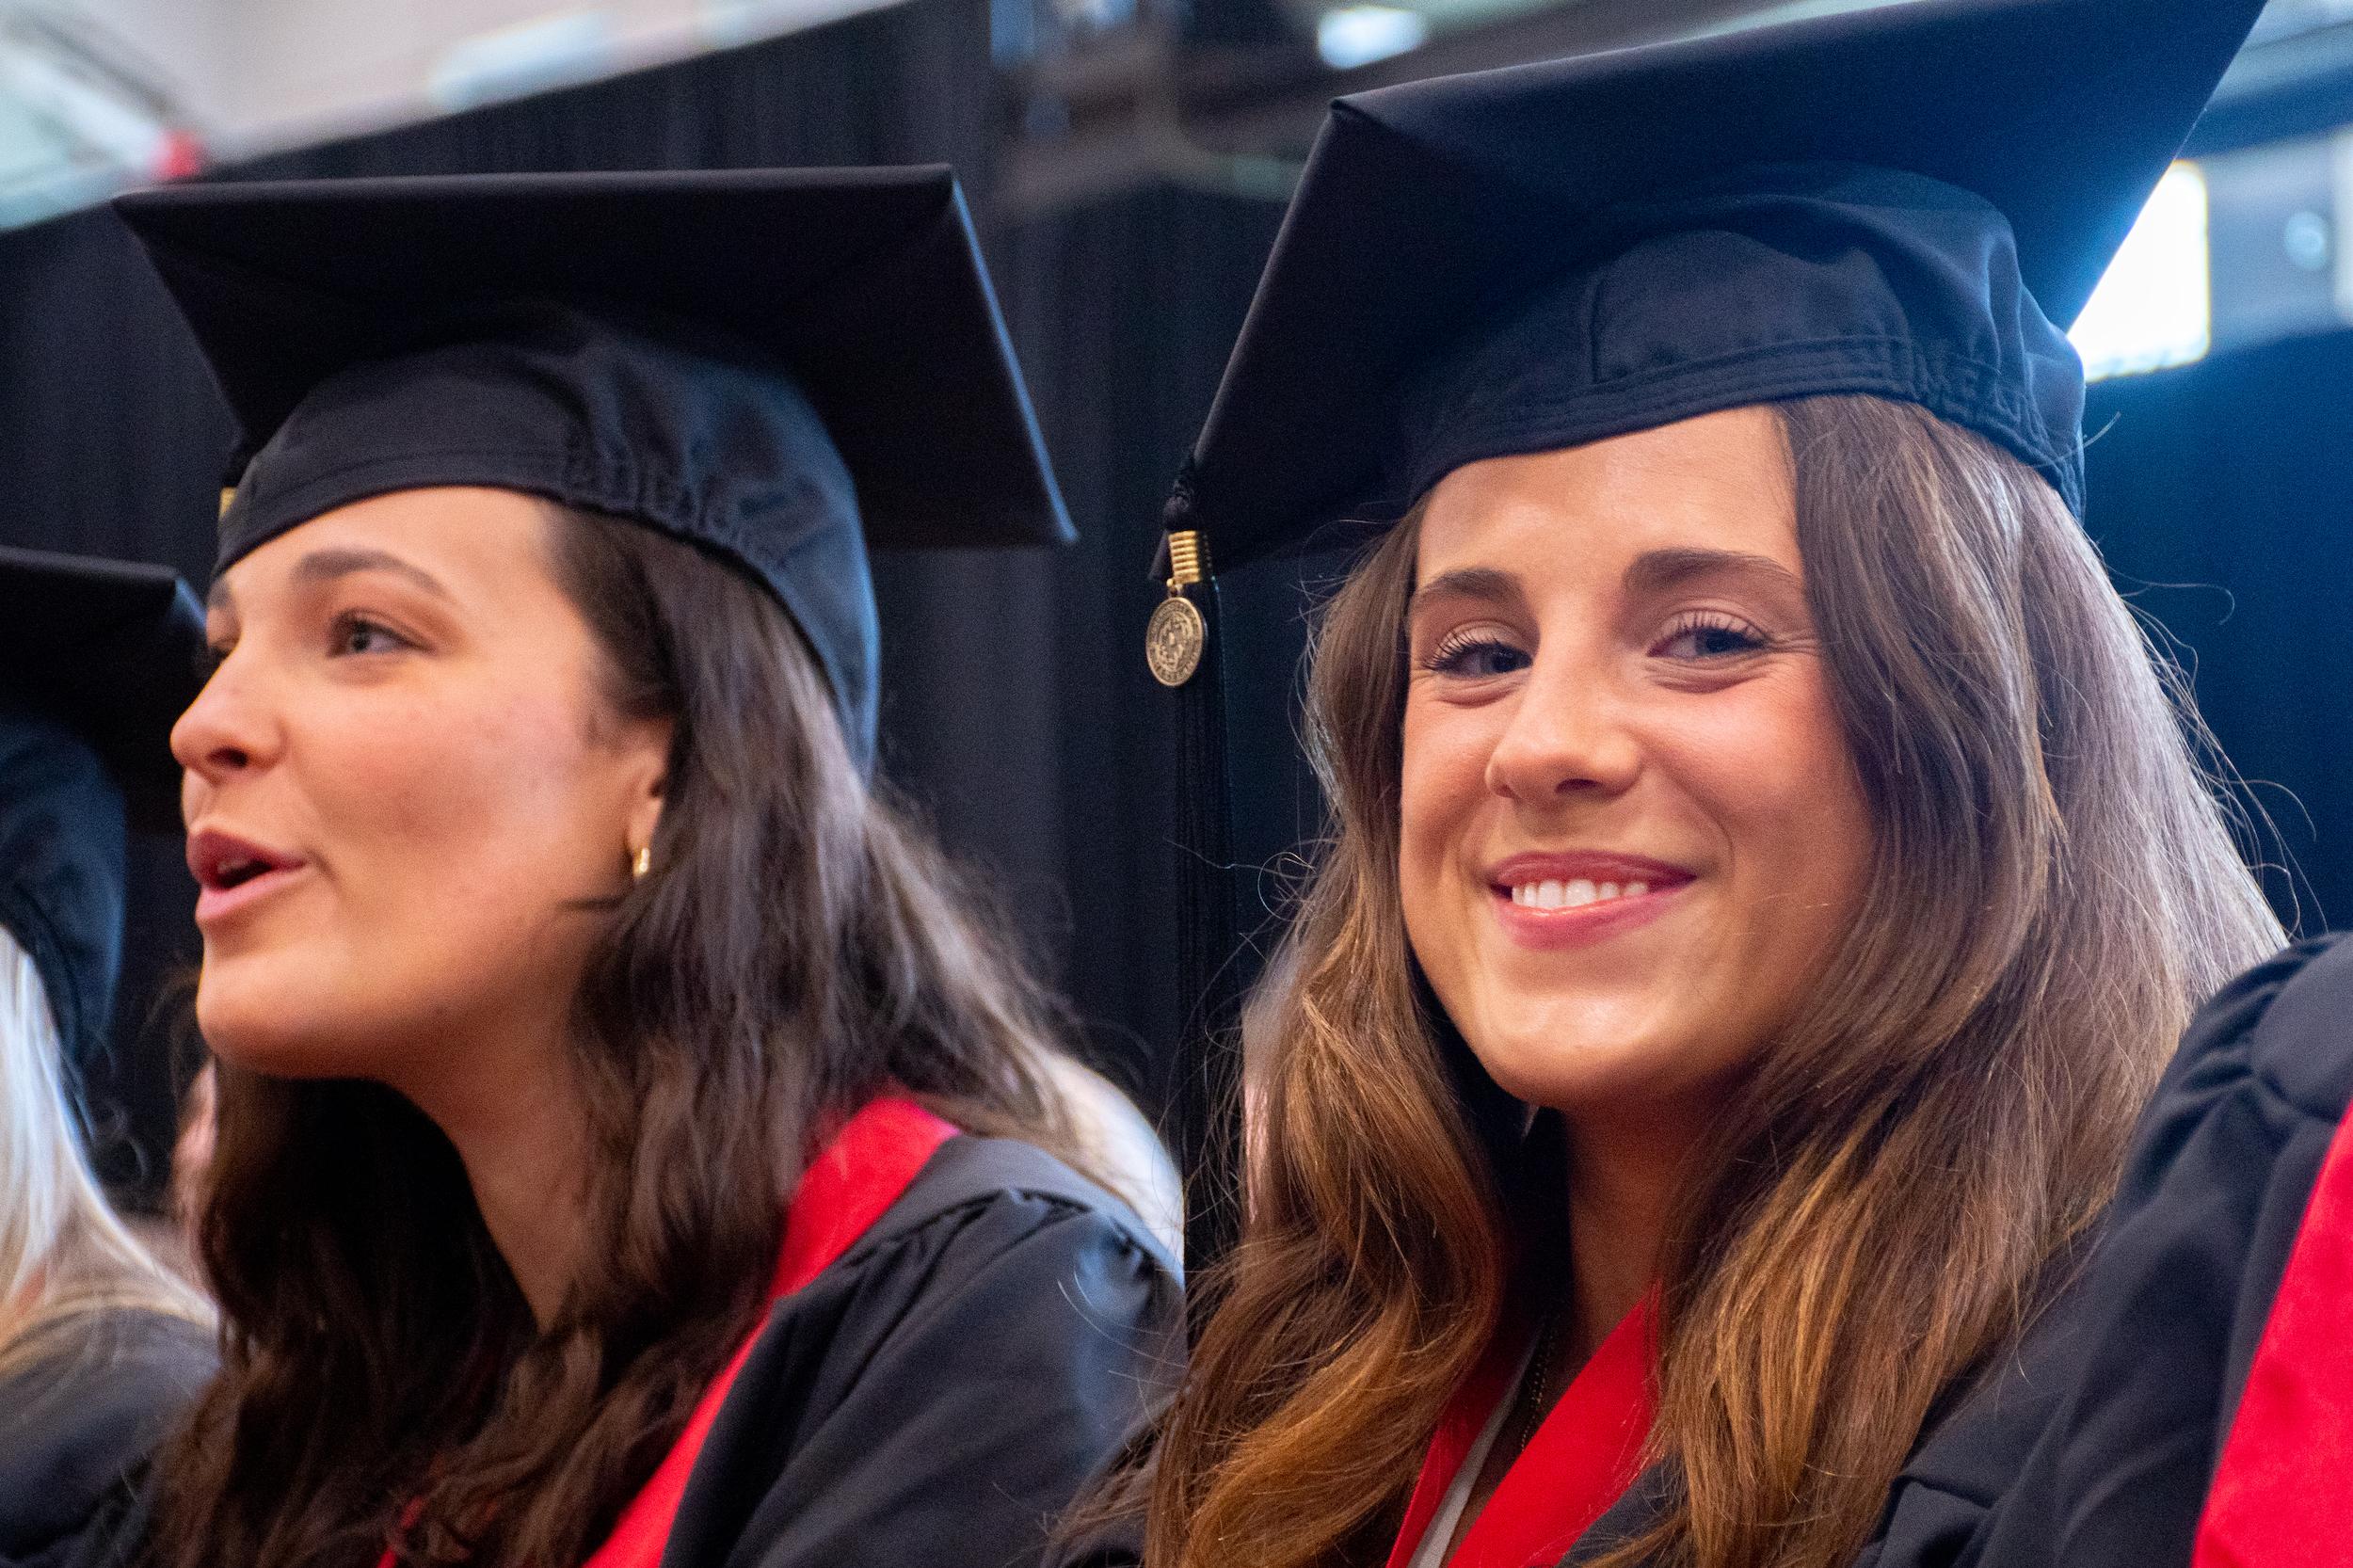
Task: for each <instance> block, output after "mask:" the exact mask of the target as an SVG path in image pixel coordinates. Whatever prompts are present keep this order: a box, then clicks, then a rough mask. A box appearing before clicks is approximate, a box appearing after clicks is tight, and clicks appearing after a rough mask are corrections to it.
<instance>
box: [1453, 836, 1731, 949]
mask: <svg viewBox="0 0 2353 1568" xmlns="http://www.w3.org/2000/svg"><path fill="white" fill-rule="evenodd" d="M1691 880H1692V876H1691V873H1690V872H1687V871H1685V870H1683V869H1682V868H1681V867H1679V866H1671V865H1669V864H1667V863H1666V862H1665V861H1663V860H1651V859H1647V858H1644V857H1642V856H1625V855H1597V854H1586V853H1575V854H1562V855H1515V856H1513V857H1512V858H1510V859H1508V860H1506V861H1504V862H1502V863H1501V864H1500V865H1497V866H1496V867H1495V868H1493V869H1492V870H1491V871H1489V872H1488V873H1487V889H1488V891H1489V892H1490V893H1491V894H1492V895H1493V896H1494V898H1495V900H1496V907H1497V912H1498V914H1499V915H1500V917H1501V918H1502V922H1503V926H1504V929H1505V930H1506V931H1507V932H1508V933H1509V934H1510V935H1511V936H1513V938H1514V939H1515V940H1517V941H1519V942H1520V943H1521V944H1522V945H1524V946H1528V947H1536V948H1562V947H1584V946H1587V945H1590V944H1592V943H1594V942H1599V941H1604V940H1607V939H1608V938H1609V937H1611V936H1618V935H1620V934H1621V933H1623V932H1625V931H1629V930H1632V929H1633V928H1634V927H1636V926H1639V925H1643V924H1647V923H1648V922H1649V921H1650V920H1654V919H1656V918H1657V916H1659V915H1661V914H1663V913H1665V911H1666V910H1667V908H1668V907H1669V906H1670V905H1671V904H1672V903H1673V897H1674V895H1675V894H1676V893H1678V892H1680V891H1682V889H1683V888H1686V887H1687V886H1689V884H1690V882H1691Z"/></svg>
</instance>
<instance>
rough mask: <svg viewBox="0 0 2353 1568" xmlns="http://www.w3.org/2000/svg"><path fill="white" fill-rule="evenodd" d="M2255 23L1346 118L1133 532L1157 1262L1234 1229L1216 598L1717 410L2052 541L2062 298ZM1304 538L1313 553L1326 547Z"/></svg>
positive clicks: (2208, 20)
mask: <svg viewBox="0 0 2353 1568" xmlns="http://www.w3.org/2000/svg"><path fill="white" fill-rule="evenodd" d="M2261 8H2262V3H2261V0H1905V3H1898V4H1882V5H1879V6H1875V7H1867V8H1856V9H1851V10H1847V11H1843V12H1841V13H1838V14H1834V15H1831V16H1826V17H1817V18H1814V19H1811V20H1805V21H1799V22H1787V23H1780V24H1758V25H1753V26H1750V27H1747V28H1744V29H1741V30H1737V31H1731V32H1723V33H1719V34H1717V35H1715V36H1711V37H1706V38H1702V39H1697V40H1686V41H1681V42H1675V43H1668V44H1661V45H1656V46H1651V47H1646V48H1640V49H1630V50H1624V51H1619V52H1615V53H1610V54H1604V55H1595V56H1585V57H1581V58H1577V59H1569V60H1560V61H1553V62H1548V63H1544V64H1537V65H1526V66H1516V67H1511V68H1508V69H1504V70H1498V71H1489V72H1478V73H1475V74H1471V75H1463V76H1452V77H1442V78H1436V79H1433V80H1427V81H1422V82H1416V83H1410V84H1407V85H1404V86H1401V87H1395V88H1382V89H1379V90H1376V91H1372V92H1366V93H1361V94H1357V95H1354V96H1352V97H1348V98H1343V99H1340V100H1339V101H1337V103H1336V104H1333V106H1332V111H1331V115H1330V117H1329V119H1328V120H1326V121H1325V124H1324V127H1323V131H1322V134H1321V137H1320V138H1319V139H1318V141H1317V143H1316V147H1315V150H1314V152H1312V154H1311V155H1310V156H1309V158H1308V161H1307V166H1306V168H1305V172H1304V173H1303V175H1302V177H1301V180H1300V184H1299V189H1298V191H1297V193H1296V195H1295V196H1294V197H1293V199H1292V201H1291V205H1290V210H1289V213H1288V214H1287V215H1286V216H1285V219H1284V223H1283V228H1282V231H1281V232H1280V234H1279V235H1278V237H1277V239H1276V241H1275V245H1274V249H1273V255H1272V257H1271V258H1270V260H1269V262H1268V264H1267V268H1266V272H1265V275H1264V276H1263V278H1261V280H1260V281H1259V284H1258V291H1257V297H1256V298H1255V300H1254V301H1253V302H1252V305H1251V308H1250V313H1249V315H1248V317H1247V319H1246V320H1245V322H1244V324H1243V327H1242V330H1241V338H1240V340H1239V341H1238V342H1237V344H1236V345H1235V348H1234V352H1233V356H1232V359H1231V360H1229V362H1228V364H1227V366H1226V370H1225V378H1224V380H1223V382H1222V383H1221V384H1220V386H1219V389H1218V392H1217V397H1216V400H1215V402H1214V404H1213V405H1212V407H1211V408H1210V412H1209V420H1208V422H1207V424H1205V425H1204V427H1203V429H1202V431H1201V434H1200V436H1199V438H1198V440H1196V441H1195V442H1194V445H1193V452H1192V455H1191V456H1189V457H1188V459H1187V460H1186V463H1185V466H1184V472H1182V474H1181V475H1180V476H1179V478H1178V481H1177V488H1176V491H1175V493H1174V494H1173V495H1172V496H1171V498H1170V500H1169V504H1168V507H1167V512H1166V516H1165V524H1166V527H1167V530H1168V534H1167V538H1166V541H1165V543H1164V544H1163V546H1162V550H1161V555H1160V570H1161V571H1162V572H1164V574H1165V575H1166V576H1167V577H1168V580H1169V584H1170V596H1169V598H1168V599H1167V600H1165V601H1163V603H1162V604H1161V605H1160V609H1159V610H1158V611H1157V612H1156V613H1155V615H1154V616H1153V622H1152V626H1151V629H1150V631H1149V632H1148V634H1147V650H1148V654H1149V658H1150V662H1151V664H1152V668H1153V672H1154V674H1155V675H1157V676H1159V677H1160V679H1161V680H1163V681H1165V682H1166V683H1168V684H1171V685H1175V686H1178V687H1180V688H1182V701H1181V703H1180V713H1179V721H1178V722H1179V733H1178V752H1179V765H1180V767H1181V768H1182V769H1183V770H1184V773H1185V779H1184V786H1185V792H1184V796H1183V800H1182V803H1181V806H1182V816H1181V820H1180V823H1179V828H1178V836H1179V839H1180V847H1181V855H1180V862H1179V864H1180V872H1179V875H1180V880H1181V881H1182V883H1183V888H1182V896H1181V898H1180V902H1179V918H1178V933H1177V942H1178V954H1179V964H1180V966H1181V967H1182V968H1183V969H1184V970H1185V976H1184V979H1185V982H1186V984H1188V985H1189V986H1191V987H1193V994H1194V995H1196V996H1197V997H1198V998H1199V999H1200V1000H1199V1002H1198V1005H1197V1010H1196V1015H1195V1017H1196V1021H1197V1024H1198V1026H1199V1028H1200V1029H1201V1031H1202V1032H1204V1033H1205V1034H1206V1036H1207V1038H1208V1040H1209V1045H1208V1047H1207V1048H1205V1049H1203V1050H1202V1051H1200V1052H1199V1053H1198V1055H1197V1056H1196V1057H1195V1058H1194V1059H1193V1061H1192V1062H1191V1063H1189V1064H1188V1065H1189V1071H1188V1072H1187V1074H1186V1076H1185V1079H1184V1080H1183V1082H1184V1085H1185V1088H1184V1093H1183V1096H1182V1101H1183V1103H1182V1105H1181V1107H1180V1116H1179V1125H1180V1130H1181V1133H1182V1136H1183V1138H1184V1141H1185V1144H1186V1164H1187V1168H1188V1171H1189V1174H1190V1177H1191V1186H1190V1191H1191V1193H1192V1195H1193V1204H1192V1207H1191V1210H1190V1213H1189V1215H1188V1230H1187V1256H1186V1265H1187V1267H1188V1269H1196V1270H1197V1269H1199V1268H1202V1267H1204V1266H1207V1265H1208V1264H1209V1263H1211V1262H1213V1261H1214V1260H1215V1257H1216V1256H1217V1255H1218V1254H1219V1253H1220V1252H1222V1251H1223V1250H1224V1248H1225V1245H1226V1244H1227V1242H1228V1240H1230V1237H1231V1234H1232V1230H1233V1226H1234V1224H1235V1223H1236V1217H1237V1215H1238V1213H1239V1208H1238V1206H1237V1205H1236V1204H1234V1203H1233V1202H1231V1201H1229V1200H1228V1197H1227V1194H1229V1193H1230V1192H1232V1190H1233V1187H1234V1185H1235V1184H1234V1180H1233V1172H1234V1170H1235V1168H1236V1166H1237V1164H1238V1161H1239V1153H1238V1150H1239V1146H1240V1145H1239V1139H1238V1136H1237V1130H1238V1129H1237V1127H1236V1114H1237V1112H1236V1107H1237V1106H1238V1104H1239V1092H1238V1082H1239V1071H1240V1068H1239V1060H1238V1052H1237V1051H1236V1050H1235V1049H1234V1048H1233V1047H1232V1044H1231V1036H1232V1030H1233V1024H1234V1020H1235V1019H1236V1017H1237V1016H1238V1012H1239V1005H1240V988H1241V974H1242V969H1243V966H1242V965H1241V963H1239V962H1238V961H1237V959H1238V956H1239V953H1240V948H1241V931H1242V929H1243V927H1244V925H1245V924H1246V923H1247V920H1246V918H1245V916H1244V914H1243V910H1242V900H1241V897H1240V895H1239V890H1238V885H1237V882H1236V878H1235V874H1234V871H1233V867H1234V862H1235V856H1234V853H1233V848H1232V846H1233V842H1234V840H1235V838H1236V836H1237V829H1236V824H1235V813H1236V812H1237V811H1241V810H1244V809H1247V808H1249V807H1250V806H1251V805H1253V804H1257V803H1256V802H1237V801H1235V800H1233V799H1232V798H1231V796H1232V793H1233V780H1232V778H1231V776H1230V775H1229V772H1228V749H1227V746H1226V744H1225V743H1226V735H1225V712H1224V706H1225V705H1224V694H1223V690H1222V683H1223V681H1224V680H1225V668H1224V656H1223V654H1222V653H1221V650H1220V648H1219V646H1218V640H1217V638H1216V637H1215V635H1214V627H1215V620H1216V604H1217V592H1216V586H1215V583H1214V581H1213V579H1212V577H1211V574H1212V573H1213V572H1215V571H1224V570H1229V569H1231V568H1234V567H1237V566H1241V565H1243V564H1245V563H1247V562H1249V561H1251V560H1253V559H1256V558H1258V557H1261V556H1265V555H1268V554H1271V553H1273V552H1278V551H1281V550H1284V549H1287V548H1290V547H1295V546H1301V545H1305V544H1307V543H1310V542H1311V541H1314V540H1315V539H1316V538H1317V536H1319V535H1320V534H1321V533H1322V532H1323V531H1324V530H1325V529H1326V528H1327V526H1328V525H1333V524H1339V523H1347V522H1357V523H1364V524H1369V525H1373V526H1376V527H1377V526H1381V525H1385V524H1387V523H1390V522H1394V521H1396V520H1398V519H1399V518H1401V517H1402V516H1403V515H1404V514H1405V513H1406V512H1407V511H1408V510H1410V508H1411V507H1412V506H1413V505H1414V504H1416V503H1417V502H1418V501H1419V500H1420V499H1421V497H1422V496H1423V495H1425V494H1426V493H1427V492H1428V491H1429V489H1430V488H1431V487H1432V486H1433V485H1434V484H1436V482H1437V481H1438V480H1439V479H1441V478H1443V477H1444V476H1445V475H1446V474H1447V473H1448V472H1450V471H1451V470H1453V469H1454V468H1457V467H1460V466H1461V465H1463V464H1465V463H1467V462H1471V461H1474V460H1477V459H1479V458H1483V457H1493V456H1505V455H1508V454H1513V453H1526V452H1538V451H1549V450H1556V449H1561V448H1566V447H1573V446H1578V445H1582V444H1584V443H1586V442H1589V441H1593V440H1601V439H1604V438H1607V437H1609V436H1615V435H1624V434H1627V433H1629V432H1632V431H1635V430H1641V429H1645V428H1650V427H1653V426H1657V425H1660V424H1669V423H1672V422H1673V421H1675V420H1679V419H1685V418H1690V417H1694V416H1697V415H1699V414H1703V413H1708V412H1712V411H1715V410H1718V409H1722V408H1734V407H1738V406H1741V405H1746V404H1755V403H1769V402H1775V401H1780V400H1784V399H1788V398H1795V397H1803V396H1809V395H1815V394H1820V393H1835V392H1856V393H1871V394H1877V395H1880V396H1885V397H1892V398H1898V399H1904V400H1908V401H1911V402H1914V403H1917V404H1920V405H1922V406H1924V407H1926V408H1929V409H1930V410H1931V411H1933V412H1935V413H1937V414H1939V415H1941V416H1942V417H1944V418H1945V419H1947V420H1950V421H1952V422H1954V423H1956V424H1961V425H1963V426H1965V427H1967V428H1970V429H1973V430H1976V431H1977V432H1979V433H1980V434H1982V435H1984V436H1986V437H1988V438H1989V439H1991V440H1994V441H1996V442H1998V443H2000V444H2001V445H2002V446H2004V447H2006V448H2008V449H2009V451H2011V452H2013V453H2015V454H2016V455H2017V456H2020V457H2021V458H2023V459H2024V460H2025V461H2026V462H2028V463H2030V464H2032V465H2034V466H2035V467H2036V468H2037V469H2038V470H2039V471H2041V472H2042V473H2043V474H2044V475H2045V476H2046V477H2047V478H2049V480H2050V481H2051V483H2052V485H2053V486H2054V487H2055V488H2057V490H2058V491H2059V493H2060V494H2061V495H2062V496H2064V497H2065V499H2066V501H2067V503H2068V504H2069V505H2070V506H2071V507H2073V508H2075V509H2076V511H2077V512H2078V514H2079V515H2080V512H2081V509H2082V505H2083V489H2082V473H2083V469H2082V457H2081V445H2082V429H2081V425H2082V412H2083V397H2084V376H2083V368H2082V364H2081V361H2080V360H2078V358H2077V357H2076V355H2075V352H2074V350H2073V347H2072V346H2071V345H2070V344H2069V343H2068V342H2067V339H2066V337H2065V336H2064V334H2063V332H2062V330H2061V327H2062V326H2063V325H2064V324H2067V323H2071V322H2073V320H2074V318H2075V316H2076V315H2077V314H2078V313H2079V312H2081V310H2082V308H2083V306H2084V304H2085V302H2086V301H2087V300H2088V299H2089V297H2090V296H2091V292H2092V290H2093V288H2094V286H2095V285H2096V284H2097V283H2098V281H2099V280H2100V278H2101V276H2102V274H2103V273H2104V272H2105V269H2106V267H2107V265H2108V263H2109V262H2110V260H2111V259H2112V258H2113V256H2114V254H2115V251H2116V249H2117V248H2118V247H2119V246H2120V245H2121V243H2122V242H2123V240H2124V237H2125V235H2126V234H2127V233H2128V232H2130V230H2131V228H2132V225H2133V222H2134V220H2135V219H2136V218H2137V216H2138V215H2139V213H2140V211H2141V208H2142V207H2143V205H2144V204H2145V203H2146V201H2147V200H2148V197H2149V195H2150V193H2151V191H2152V190H2153V189H2154V187H2155V185H2156V184H2157V182H2158V180H2159V179H2160V178H2161V177H2162V176H2163V175H2164V172H2165V170H2166V168H2167V167H2168V165H2169V163H2170V162H2171V160H2172V159H2173V157H2174V156H2175V154H2176V153H2177V152H2178V151H2179V149H2180V148H2181V146H2182V145H2183V143H2184V142H2185V140H2186V139H2187V136H2188V134H2189V131H2190V128H2191V126H2192V125H2193V124H2194V123H2195V122H2196V120H2197V119H2198V117H2199V114H2200V113H2201V110H2202V109H2203V107H2204V105H2205V104H2206V101H2207V99H2208V98H2209V97H2210V96H2211V95H2212V93H2213V91H2214V88H2215V87H2216V85H2217V82H2218V81H2219V80H2220V78H2221V76H2222V73H2223V72H2224V70H2225V69H2226V68H2227V67H2228V66H2229V64H2230V62H2231V60H2232V59H2233V57H2234V56H2235V55H2236V54H2237V52H2238V50H2239V48H2240V46H2241V45H2242V44H2243V43H2244V41H2245V40H2246V38H2247V35H2248V34H2249V31H2250V30H2251V29H2252V27H2253V24H2254V21H2255V18H2256V15H2257V13H2258V12H2259V11H2260V10H2261ZM1344 538H1345V531H1342V530H1337V529H1336V530H1335V531H1334V538H1333V541H1332V542H1335V543H1338V542H1344Z"/></svg>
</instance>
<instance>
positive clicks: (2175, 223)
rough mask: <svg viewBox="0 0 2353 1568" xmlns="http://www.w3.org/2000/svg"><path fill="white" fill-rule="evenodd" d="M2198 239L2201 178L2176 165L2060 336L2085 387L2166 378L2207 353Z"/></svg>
mask: <svg viewBox="0 0 2353 1568" xmlns="http://www.w3.org/2000/svg"><path fill="white" fill-rule="evenodd" d="M2208 257H2209V252H2208V246H2207V236H2206V177H2205V175H2204V173H2203V172H2202V171H2201V170H2200V168H2199V167H2198V166H2197V165H2196V164H2194V163H2178V164H2175V165H2174V166H2173V167H2172V168H2171V169H2169V171H2168V172H2167V174H2166V176H2165V178H2164V180H2162V181H2161V182H2159V183H2158V185H2157V189H2156V193H2155V194H2154V195H2153V196H2152V197H2150V199H2149V205H2148V206H2147V207H2146V208H2144V209H2143V210H2142V212H2141V215H2140V221H2139V222H2137V223H2136V224H2134V225H2133V232H2132V234H2131V236H2130V237H2129V238H2127V239H2126V240H2125V241H2124V246H2123V248H2122V249H2121V250H2119V251H2118V252H2117V253H2116V261H2115V263H2114V264H2112V265H2111V266H2109V268H2108V271H2107V276H2106V277H2105V278H2103V279H2102V280H2100V287H2099V289H2098V291H2097V292H2095V293H2094V294H2093V295H2092V296H2091V303H2090V304H2089V305H2087V306H2085V307H2084V313H2083V315H2082V317H2081V318H2080V319H2079V320H2077V321H2076V323H2075V328H2074V330H2073V331H2072V332H2070V333H2069V334H2068V336H2069V337H2070V338H2072V339H2073V340H2074V344H2075V349H2076V352H2077V353H2079V354H2081V355H2082V356H2083V358H2084V371H2085V374H2087V375H2089V376H2090V377H2091V378H2092V379H2093V380H2095V381H2096V380H2099V379H2101V378H2102V377H2104V376H2132V375H2137V374H2139V373H2141V372H2143V371H2152V370H2166V369H2169V368H2171V367H2173V366H2175V365H2185V364H2189V363H2192V362H2193V361H2195V360H2202V359H2204V358H2205V356H2206V351H2207V350H2208V349H2210V348H2211V347H2213V346H2214V294H2213V284H2212V280H2211V277H2210V273H2211V270H2212V269H2211V265H2210V263H2209V259H2208Z"/></svg>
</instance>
